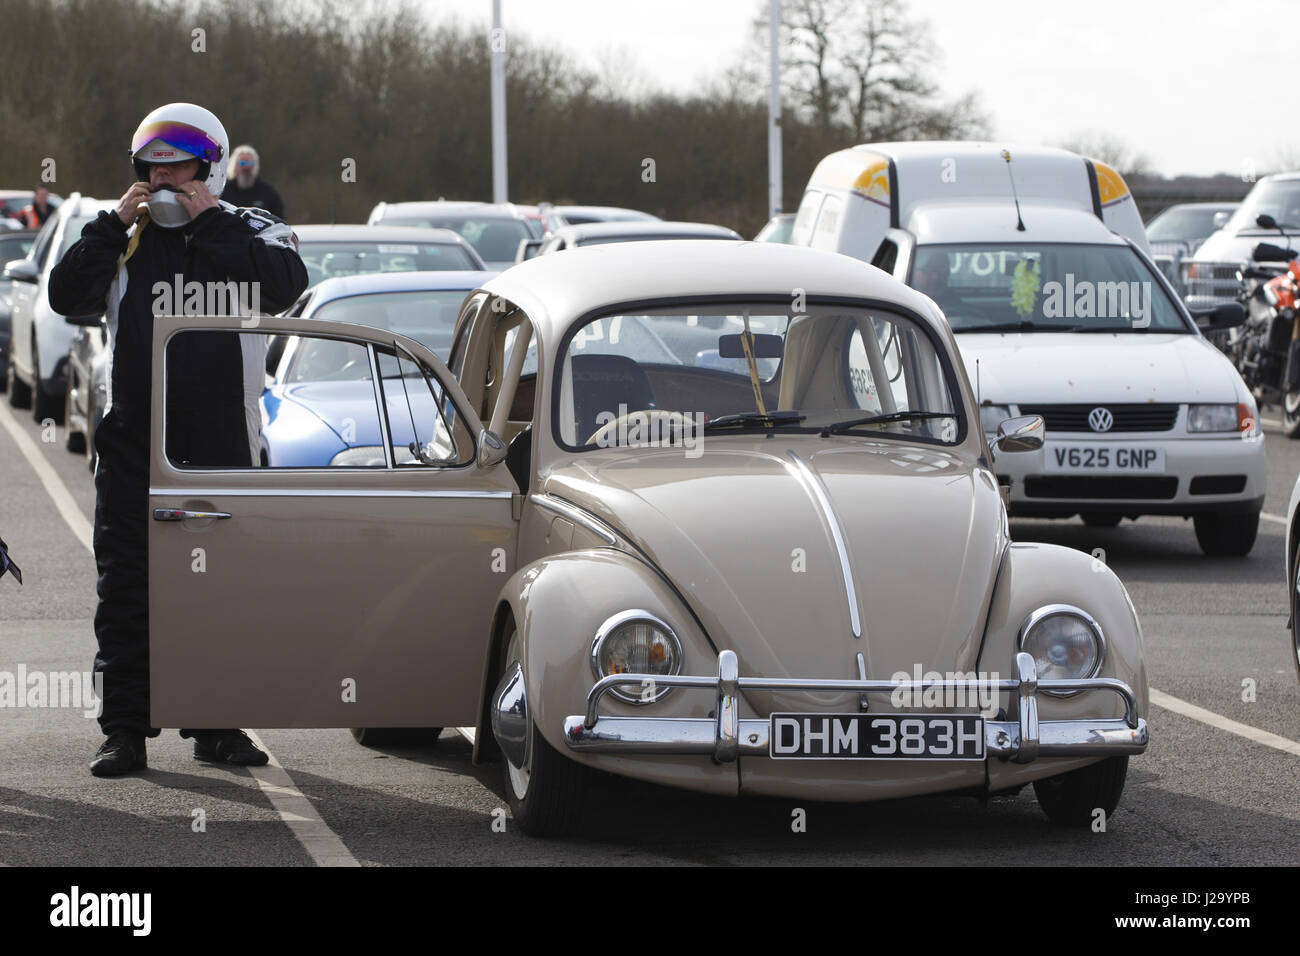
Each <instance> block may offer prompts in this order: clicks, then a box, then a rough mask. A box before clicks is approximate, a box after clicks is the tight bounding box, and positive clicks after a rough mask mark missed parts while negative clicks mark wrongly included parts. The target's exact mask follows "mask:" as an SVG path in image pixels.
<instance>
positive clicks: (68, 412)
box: [63, 371, 86, 455]
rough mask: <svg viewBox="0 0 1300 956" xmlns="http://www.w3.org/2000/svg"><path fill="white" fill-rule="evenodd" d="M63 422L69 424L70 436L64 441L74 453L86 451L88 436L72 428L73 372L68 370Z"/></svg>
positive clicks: (64, 394) (64, 390) (81, 453)
mask: <svg viewBox="0 0 1300 956" xmlns="http://www.w3.org/2000/svg"><path fill="white" fill-rule="evenodd" d="M63 422H64V424H65V425H67V426H68V437H67V441H66V442H65V443H64V445H65V447H66V448H67V449H68V451H70V452H72V453H73V454H74V455H84V454H85V453H86V436H85V434H84V433H82V432H79V431H73V429H72V372H71V371H69V372H68V384H67V385H66V386H65V387H64V389H63Z"/></svg>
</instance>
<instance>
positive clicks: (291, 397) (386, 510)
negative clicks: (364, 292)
mask: <svg viewBox="0 0 1300 956" xmlns="http://www.w3.org/2000/svg"><path fill="white" fill-rule="evenodd" d="M244 321H248V320H247V319H245V320H244ZM275 334H283V335H288V336H291V338H290V339H289V345H288V347H287V348H286V349H285V352H284V356H283V358H282V359H281V360H280V363H279V366H278V370H277V374H276V377H275V378H274V379H271V378H270V377H268V381H267V388H266V390H265V391H264V392H263V393H262V396H261V401H260V405H261V418H262V422H263V427H262V428H261V429H260V436H256V440H257V441H258V442H260V449H258V448H250V452H249V457H248V460H238V461H233V460H232V461H229V462H225V461H222V462H216V463H211V462H208V463H205V464H203V465H197V464H193V463H192V462H194V461H201V460H202V458H201V457H200V456H198V455H195V454H194V453H193V451H192V450H185V451H182V450H180V449H187V448H188V449H193V448H202V436H201V435H200V436H196V435H194V434H192V429H187V428H186V427H183V426H185V424H186V423H185V420H183V419H181V418H180V417H179V415H180V414H181V413H179V412H176V411H172V414H173V420H172V421H171V422H169V421H168V420H167V417H166V416H167V412H168V411H169V410H171V409H169V403H168V401H167V396H168V388H169V386H175V387H177V388H178V394H179V390H180V389H182V388H183V387H184V386H177V385H176V383H174V382H169V381H168V376H167V375H166V374H165V372H166V369H167V368H168V355H169V352H170V350H171V349H178V350H180V351H185V350H190V349H194V348H196V347H201V348H206V347H209V346H211V345H215V344H217V343H218V339H217V338H215V337H218V336H221V337H227V338H226V342H227V343H229V342H230V341H231V340H232V339H233V338H234V337H235V336H238V337H239V342H240V345H241V347H242V348H243V349H244V353H243V354H244V355H245V362H246V364H247V363H248V362H249V361H250V359H249V356H252V357H253V358H252V361H259V360H258V359H257V358H256V356H258V355H264V354H265V352H264V349H265V345H266V338H268V337H270V336H272V335H275ZM195 336H198V337H203V338H199V339H194V338H190V337H195ZM225 347H229V346H228V345H227V346H225ZM177 377H178V378H179V374H178V376H177ZM173 404H174V403H173ZM481 428H482V426H481V424H480V422H479V420H478V418H477V417H476V416H475V414H474V412H473V410H472V409H471V408H470V406H469V403H468V402H467V401H466V399H465V396H464V393H463V392H462V391H461V389H460V387H459V385H458V384H457V383H456V381H455V380H454V379H453V378H452V376H451V374H450V373H449V372H448V371H447V368H446V366H445V365H443V363H442V362H441V361H439V359H438V358H437V357H436V356H435V355H434V354H433V353H432V352H429V351H428V350H427V349H425V348H423V347H422V346H420V345H419V344H418V343H416V342H414V341H411V340H410V339H406V338H403V337H401V336H397V335H394V334H393V333H391V332H386V331H383V330H381V329H374V328H366V327H362V326H355V325H344V324H342V323H335V322H321V321H307V320H302V319H287V318H279V319H274V318H261V319H259V320H258V324H257V326H256V327H255V328H253V329H247V328H244V327H243V326H242V325H241V324H240V319H239V317H237V316H232V317H203V318H195V317H184V318H162V317H159V318H158V319H156V321H155V322H154V342H153V392H152V423H151V451H150V488H149V514H150V519H151V520H150V523H149V618H150V642H149V666H150V720H151V722H152V724H153V726H155V727H444V726H461V725H466V724H471V725H472V724H474V723H475V721H476V718H477V709H478V703H479V701H478V695H479V688H480V685H481V681H482V675H483V668H484V663H485V657H486V654H487V652H488V641H489V627H490V623H491V617H492V602H493V600H494V598H495V597H496V594H497V592H498V591H499V589H500V587H501V585H502V582H503V581H504V580H505V577H506V575H507V574H508V573H510V572H513V571H514V567H513V564H514V559H515V540H516V523H515V521H514V519H513V517H512V501H511V498H512V491H514V490H515V485H514V482H513V479H512V478H511V476H510V474H509V472H508V470H507V469H506V467H505V465H504V464H503V463H499V462H498V463H492V464H486V465H480V464H479V463H478V461H477V458H478V456H477V452H478V450H479V449H478V444H479V442H480V431H481ZM187 431H189V432H191V433H190V434H188V435H187ZM259 452H260V454H259ZM187 455H188V456H192V457H187ZM235 457H236V458H238V457H239V456H235ZM488 457H494V456H485V460H486V459H487V458H488ZM259 458H260V459H261V460H260V461H259V460H258V459H259Z"/></svg>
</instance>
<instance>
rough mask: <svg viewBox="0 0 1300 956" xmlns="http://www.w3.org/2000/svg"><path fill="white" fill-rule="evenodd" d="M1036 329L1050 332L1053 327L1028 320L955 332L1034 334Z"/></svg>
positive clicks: (963, 327) (973, 326)
mask: <svg viewBox="0 0 1300 956" xmlns="http://www.w3.org/2000/svg"><path fill="white" fill-rule="evenodd" d="M1035 329H1039V330H1043V331H1050V330H1051V326H1046V327H1043V326H1037V325H1034V323H1032V322H1030V321H1029V320H1028V319H1021V320H1020V321H1019V322H994V323H993V324H992V325H964V326H962V327H961V328H959V329H953V331H954V332H1032V331H1034V330H1035Z"/></svg>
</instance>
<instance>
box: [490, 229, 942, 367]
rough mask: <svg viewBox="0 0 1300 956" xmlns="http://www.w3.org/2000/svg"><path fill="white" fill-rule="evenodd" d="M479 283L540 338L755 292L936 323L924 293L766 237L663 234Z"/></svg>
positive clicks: (571, 253)
mask: <svg viewBox="0 0 1300 956" xmlns="http://www.w3.org/2000/svg"><path fill="white" fill-rule="evenodd" d="M483 288H484V289H485V290H486V291H487V292H490V293H492V294H493V295H497V296H501V297H502V298H504V299H506V300H508V301H509V302H512V303H514V304H515V305H517V306H519V307H520V308H522V309H523V310H524V311H525V312H526V313H527V314H528V316H529V317H530V318H531V319H532V320H533V322H534V323H535V324H536V325H537V327H538V331H539V334H540V335H541V337H542V338H543V340H544V341H549V342H550V343H551V346H550V347H551V348H554V345H555V342H556V340H557V339H558V337H559V333H562V332H563V331H564V330H565V329H566V328H567V327H568V325H569V324H571V323H572V322H573V321H574V320H575V319H577V318H578V317H579V316H582V315H585V314H587V313H589V312H592V311H595V310H597V309H604V308H607V307H609V306H614V305H619V304H621V303H625V302H634V301H639V300H654V299H666V298H677V297H682V298H696V297H701V298H702V297H704V296H737V297H739V296H752V295H764V296H772V297H773V298H777V299H785V300H787V301H792V300H791V297H792V296H793V295H795V294H796V292H795V291H794V290H803V291H804V292H805V293H806V294H807V295H809V296H818V295H835V296H844V297H849V298H862V299H875V300H883V301H886V302H890V303H895V304H897V305H899V306H902V307H904V308H907V309H910V310H911V311H912V312H914V313H917V314H919V315H921V316H923V317H925V318H926V320H927V321H930V322H932V323H934V324H935V325H940V324H941V323H942V319H941V318H940V317H939V315H938V313H937V312H936V311H935V310H934V306H933V304H932V303H931V302H930V300H929V299H928V298H926V297H925V296H923V295H921V294H920V293H919V292H916V291H914V290H912V289H909V288H908V287H907V286H905V285H903V284H902V283H901V282H898V281H897V280H895V279H893V278H892V277H891V276H889V275H888V274H887V273H885V272H882V271H881V270H879V269H877V268H876V267H875V266H871V265H868V264H867V263H865V262H863V261H862V260H861V259H855V258H853V257H852V256H845V255H840V254H839V253H833V252H820V251H818V250H815V249H809V248H807V247H806V246H787V245H783V244H779V243H771V242H749V241H744V240H740V241H734V242H719V241H717V240H705V239H671V240H666V241H663V242H646V243H639V242H628V243H609V244H606V245H598V246H588V247H585V248H582V247H579V248H577V249H571V250H568V251H566V252H565V253H564V254H563V255H553V256H538V257H537V258H535V259H529V260H528V261H527V262H521V263H519V264H518V265H515V266H512V267H511V268H510V269H508V270H506V271H504V272H502V273H501V274H500V275H499V276H497V277H496V278H495V279H493V280H492V281H491V282H487V283H484V285H483Z"/></svg>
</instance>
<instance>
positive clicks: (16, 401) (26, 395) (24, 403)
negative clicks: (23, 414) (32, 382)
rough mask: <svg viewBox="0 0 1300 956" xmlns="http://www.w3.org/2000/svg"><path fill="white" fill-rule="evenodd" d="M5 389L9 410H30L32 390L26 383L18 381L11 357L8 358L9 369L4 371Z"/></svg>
mask: <svg viewBox="0 0 1300 956" xmlns="http://www.w3.org/2000/svg"><path fill="white" fill-rule="evenodd" d="M5 389H6V391H8V393H9V407H10V408H31V407H32V390H31V387H30V386H29V385H27V383H25V382H23V381H21V380H19V378H18V372H17V370H16V369H15V368H14V361H13V356H12V355H11V356H9V367H8V368H7V369H5Z"/></svg>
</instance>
